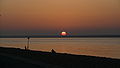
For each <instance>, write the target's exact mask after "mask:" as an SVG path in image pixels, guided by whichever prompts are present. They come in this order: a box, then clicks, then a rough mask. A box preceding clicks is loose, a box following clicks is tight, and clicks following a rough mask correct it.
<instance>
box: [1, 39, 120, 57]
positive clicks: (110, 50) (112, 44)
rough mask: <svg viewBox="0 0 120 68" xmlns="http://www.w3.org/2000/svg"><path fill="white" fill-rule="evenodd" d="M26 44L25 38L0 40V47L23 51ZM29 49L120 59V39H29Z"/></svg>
mask: <svg viewBox="0 0 120 68" xmlns="http://www.w3.org/2000/svg"><path fill="white" fill-rule="evenodd" d="M27 44H28V39H27V38H0V47H13V48H21V49H24V48H25V46H26V45H27ZM29 49H30V50H36V51H46V52H51V50H52V49H54V50H55V51H56V52H57V53H68V54H77V55H89V56H100V57H108V58H118V59H120V38H80V37H79V38H30V39H29Z"/></svg>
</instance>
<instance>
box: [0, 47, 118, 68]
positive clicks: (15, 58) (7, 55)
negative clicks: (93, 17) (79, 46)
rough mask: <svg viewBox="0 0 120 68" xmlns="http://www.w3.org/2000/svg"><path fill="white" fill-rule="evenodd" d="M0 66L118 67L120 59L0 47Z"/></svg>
mask: <svg viewBox="0 0 120 68" xmlns="http://www.w3.org/2000/svg"><path fill="white" fill-rule="evenodd" d="M0 68H120V59H112V58H105V57H95V56H85V55H72V54H63V53H50V52H42V51H32V50H23V49H19V48H18V49H17V48H3V47H0Z"/></svg>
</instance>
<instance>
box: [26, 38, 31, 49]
mask: <svg viewBox="0 0 120 68" xmlns="http://www.w3.org/2000/svg"><path fill="white" fill-rule="evenodd" d="M27 40H28V41H27V47H26V49H27V50H29V44H30V37H27Z"/></svg>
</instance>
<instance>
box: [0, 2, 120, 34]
mask: <svg viewBox="0 0 120 68" xmlns="http://www.w3.org/2000/svg"><path fill="white" fill-rule="evenodd" d="M61 31H66V32H68V33H69V34H70V35H120V0H0V35H24V34H25V33H27V32H28V33H30V34H32V35H57V34H58V33H59V32H61Z"/></svg>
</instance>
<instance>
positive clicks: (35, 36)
mask: <svg viewBox="0 0 120 68" xmlns="http://www.w3.org/2000/svg"><path fill="white" fill-rule="evenodd" d="M26 37H30V38H92V37H94V38H95V37H96V38H97V37H98V38H103V37H106V38H111V37H116V38H117V37H120V35H91V36H56V35H54V36H45V35H40V36H39V35H31V36H0V38H26Z"/></svg>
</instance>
